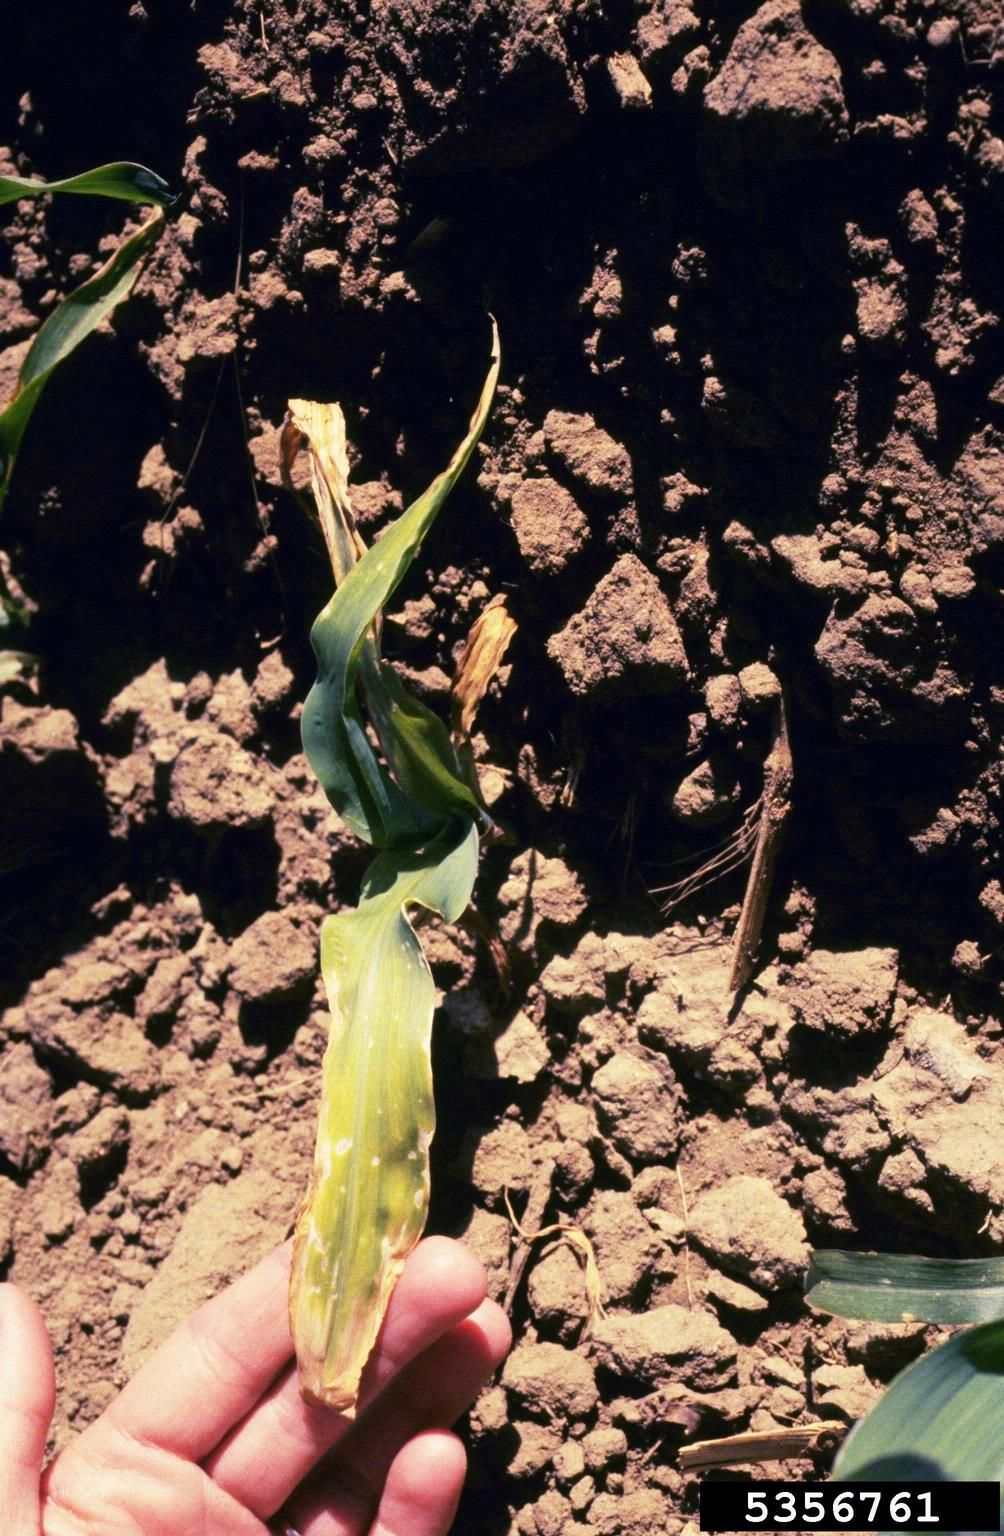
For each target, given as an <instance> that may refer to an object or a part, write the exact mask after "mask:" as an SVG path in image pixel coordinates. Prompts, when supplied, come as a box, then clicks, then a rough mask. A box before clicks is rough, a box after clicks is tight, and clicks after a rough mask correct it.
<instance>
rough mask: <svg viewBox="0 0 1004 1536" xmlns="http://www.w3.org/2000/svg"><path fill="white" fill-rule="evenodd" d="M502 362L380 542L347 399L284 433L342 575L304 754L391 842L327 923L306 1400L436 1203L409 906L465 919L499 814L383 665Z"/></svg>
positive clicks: (337, 1364)
mask: <svg viewBox="0 0 1004 1536" xmlns="http://www.w3.org/2000/svg"><path fill="white" fill-rule="evenodd" d="M498 369H499V349H498V335H497V332H495V333H494V346H493V353H492V361H491V366H490V369H489V372H488V377H487V379H486V381H485V385H484V388H483V389H482V392H481V397H480V399H479V402H478V406H477V409H476V410H475V413H474V416H473V418H472V420H471V423H470V427H469V429H468V432H467V435H466V436H465V438H464V440H463V442H462V443H461V444H460V447H459V448H458V449H457V451H456V452H455V453H454V455H453V457H452V459H451V460H450V463H449V465H448V466H447V468H446V470H445V471H444V472H443V473H442V474H441V475H439V476H437V478H436V479H435V480H434V481H433V483H432V485H431V486H430V487H429V489H428V490H427V491H426V492H425V493H424V495H422V496H420V497H419V498H418V500H417V501H415V502H414V503H413V504H412V505H411V506H410V507H408V509H407V510H406V511H405V512H404V513H403V514H402V515H401V517H400V518H398V519H397V521H396V522H395V523H393V524H392V525H391V526H390V528H388V529H387V531H386V532H385V533H384V535H383V537H382V538H381V539H380V540H379V541H378V542H377V543H376V544H375V545H374V546H373V547H372V548H370V549H365V548H364V547H363V545H362V540H361V539H360V537H359V534H358V531H357V530H356V527H355V522H354V520H353V518H352V510H351V504H350V498H349V491H348V454H347V448H346V443H345V424H344V418H343V417H342V415H341V412H340V410H339V409H338V407H337V406H316V405H313V404H311V403H310V402H305V401H296V402H294V403H293V405H292V406H291V412H290V417H289V419H288V422H287V427H286V429H285V431H284V443H283V461H284V466H285V468H286V470H287V472H288V469H289V466H290V464H291V461H292V457H293V455H294V454H295V452H296V451H297V449H298V448H299V447H302V446H307V447H309V450H310V456H311V476H312V482H313V486H314V494H315V500H316V503H317V508H318V514H319V517H320V520H321V525H322V529H323V530H324V536H325V542H326V543H327V546H328V551H329V556H330V559H331V565H332V572H333V575H334V578H335V581H336V590H335V593H334V596H333V597H332V598H331V600H330V602H329V603H328V604H327V606H326V607H325V609H324V610H323V612H322V613H321V614H320V616H319V617H318V619H317V620H316V622H315V623H314V626H313V629H312V630H311V643H312V645H313V647H314V652H315V655H316V657H317V662H318V677H317V681H316V683H315V684H314V687H313V688H312V689H311V692H310V695H309V696H308V699H307V702H306V704H305V706H304V712H303V721H302V732H303V742H304V750H305V751H306V754H307V757H308V759H309V761H310V764H311V766H312V768H313V769H314V772H315V773H316V774H317V777H318V779H319V780H320V782H321V785H322V787H323V789H324V791H325V793H326V794H327V796H328V799H329V800H330V801H331V803H332V804H333V805H334V807H335V809H336V810H337V811H338V812H339V814H340V815H341V816H342V817H343V818H344V820H345V821H346V822H347V823H348V825H349V826H350V827H352V828H353V830H354V831H356V832H357V833H358V834H359V835H360V836H361V837H363V838H365V839H366V840H367V841H368V842H371V843H373V844H374V845H376V846H377V847H379V848H381V849H383V852H381V853H380V854H379V855H378V857H377V858H376V859H375V860H374V862H373V864H372V865H371V866H370V869H369V870H368V872H367V875H366V878H365V881H364V885H363V891H362V896H361V900H360V903H359V906H358V907H357V908H356V910H355V911H351V912H344V913H339V914H337V915H336V916H334V917H329V918H327V919H326V920H325V923H324V925H323V928H322V933H321V968H322V972H323V975H324V982H325V987H326V990H327V994H328V1000H329V1004H330V1009H331V1035H330V1039H329V1043H328V1048H327V1051H326V1053H325V1057H324V1067H323V1074H322V1098H321V1108H320V1117H319V1124H318V1133H317V1143H316V1147H315V1153H314V1166H313V1172H312V1176H311V1183H310V1188H309V1190H308V1193H307V1199H306V1201H305V1203H304V1207H303V1210H302V1211H301V1214H300V1218H299V1221H298V1223H297V1231H296V1238H295V1242H294V1248H293V1269H292V1278H291V1283H290V1316H291V1321H292V1327H293V1338H294V1342H295V1345H296V1353H297V1359H298V1362H299V1370H300V1385H301V1389H302V1391H303V1394H304V1396H305V1397H306V1398H308V1399H309V1400H311V1401H314V1402H320V1403H325V1404H327V1405H328V1406H331V1407H334V1408H337V1409H340V1410H341V1411H342V1412H347V1413H351V1412H353V1411H354V1407H355V1403H356V1400H357V1397H358V1393H359V1382H360V1377H361V1375H362V1371H363V1367H364V1366H365V1364H366V1360H367V1357H368V1356H369V1353H370V1350H371V1349H372V1347H373V1344H374V1341H375V1339H376V1336H377V1333H378V1331H379V1328H380V1324H381V1322H382V1321H383V1316H384V1312H385V1310H386V1306H387V1302H388V1300H389V1299H390V1293H391V1291H392V1289H393V1287H394V1284H395V1282H396V1280H397V1277H398V1275H399V1274H400V1272H401V1270H402V1268H403V1267H404V1262H405V1259H406V1258H407V1256H408V1254H409V1253H410V1252H411V1249H412V1248H413V1247H414V1245H415V1243H416V1242H417V1241H418V1239H419V1237H420V1236H421V1233H422V1229H423V1227H424V1225H425V1219H426V1216H427V1213H428V1204H429V1160H428V1149H429V1144H430V1142H431V1140H432V1135H433V1131H434V1129H435V1111H434V1101H433V1094H432V1065H431V1031H432V1016H433V1010H434V1006H435V988H434V985H433V981H432V976H431V973H430V971H429V967H428V963H427V961H426V959H425V956H424V955H423V953H422V949H421V945H420V944H419V941H418V939H417V938H416V936H415V933H414V930H413V929H412V926H411V922H410V919H409V915H408V913H409V909H410V908H412V907H416V906H418V907H423V908H425V909H427V910H429V911H432V912H436V913H438V914H439V915H440V916H442V917H443V918H445V919H446V920H447V921H452V922H455V921H456V920H457V919H458V918H460V917H461V916H462V915H463V914H464V912H465V910H466V909H467V907H468V905H469V903H470V899H471V892H472V889H473V885H474V879H475V875H476V873H477V860H478V828H479V826H483V825H486V824H487V825H490V819H489V818H488V817H487V814H486V813H485V812H484V811H483V810H482V809H481V805H480V802H479V799H478V796H477V794H476V793H475V791H474V789H472V787H471V785H470V784H469V783H468V781H467V778H466V775H465V771H464V768H463V767H462V765H461V763H460V761H459V759H458V756H457V752H456V750H455V748H454V745H453V742H452V741H451V739H450V733H449V731H448V730H447V728H446V726H445V724H444V723H443V721H441V720H440V719H439V718H438V717H437V716H436V715H435V714H433V712H432V711H431V710H429V709H427V708H426V706H425V705H424V704H421V703H420V702H419V701H418V700H417V699H413V698H412V697H411V695H410V694H409V693H408V692H407V690H406V689H405V688H404V686H403V684H402V683H401V681H400V679H399V678H398V676H397V674H396V672H394V670H393V668H392V667H390V666H389V665H388V663H386V662H385V661H384V660H383V658H382V656H381V654H380V621H381V615H382V612H383V608H384V606H385V604H386V603H387V601H388V599H389V598H390V597H391V595H392V594H393V592H394V591H395V589H396V587H397V586H398V584H399V582H400V581H401V579H402V577H403V576H404V574H405V572H406V571H407V569H408V567H409V565H410V564H411V562H412V560H413V559H414V557H415V555H416V554H417V552H418V550H419V549H420V548H421V544H422V540H423V539H424V537H425V535H426V533H427V532H428V530H429V528H430V527H431V525H432V522H433V520H434V518H435V517H436V514H437V513H438V511H439V509H440V508H441V506H442V504H443V502H444V501H445V500H446V497H447V495H448V494H449V492H450V491H451V490H452V488H453V486H454V485H455V483H456V481H457V479H458V478H459V476H460V474H461V472H462V470H463V468H464V466H465V464H466V463H467V461H468V459H469V458H470V455H471V453H472V452H473V450H474V446H475V444H476V442H477V440H478V438H479V437H480V435H481V432H482V429H483V427H484V424H485V421H486V420H487V417H488V412H489V409H490V407H491V402H492V398H493V395H494V390H495V384H496V381H497V378H498ZM485 686H487V683H486V684H485ZM482 691H483V689H482ZM367 727H369V729H367ZM371 733H372V734H371Z"/></svg>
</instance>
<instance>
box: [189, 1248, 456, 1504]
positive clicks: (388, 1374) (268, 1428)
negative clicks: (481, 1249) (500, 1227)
mask: <svg viewBox="0 0 1004 1536" xmlns="http://www.w3.org/2000/svg"><path fill="white" fill-rule="evenodd" d="M484 1294H485V1273H484V1270H483V1268H482V1266H481V1264H480V1263H479V1262H478V1260H477V1259H476V1258H475V1257H474V1255H473V1254H472V1253H470V1252H469V1251H468V1250H467V1249H465V1248H462V1247H461V1246H460V1244H459V1243H454V1242H451V1241H450V1240H449V1239H448V1238H445V1237H430V1238H426V1239H425V1241H424V1242H422V1243H420V1244H419V1246H418V1247H417V1248H416V1249H415V1252H414V1253H413V1254H412V1255H411V1257H410V1258H409V1260H408V1262H407V1264H406V1265H405V1267H404V1270H403V1272H402V1275H401V1278H400V1280H399V1281H398V1283H397V1285H396V1286H395V1288H394V1293H393V1296H392V1297H391V1301H390V1306H389V1307H388V1309H387V1316H386V1318H385V1319H384V1324H383V1327H382V1328H381V1330H380V1335H379V1338H378V1339H377V1342H376V1346H375V1348H374V1351H373V1354H372V1355H371V1356H370V1359H369V1362H368V1364H367V1367H366V1370H365V1372H364V1375H363V1380H362V1384H361V1389H360V1396H359V1411H360V1412H362V1411H363V1410H364V1409H365V1408H366V1405H367V1404H368V1403H370V1402H372V1400H373V1399H374V1398H375V1397H376V1396H377V1394H378V1393H379V1391H380V1390H381V1388H382V1387H384V1386H385V1385H386V1384H387V1382H389V1381H390V1380H391V1379H392V1378H393V1376H394V1375H395V1374H396V1372H398V1371H400V1370H401V1368H402V1367H403V1366H404V1365H406V1364H407V1362H408V1361H410V1360H413V1359H414V1358H415V1357H416V1356H417V1355H420V1354H421V1353H422V1351H423V1350H425V1349H427V1348H428V1346H429V1345H430V1344H432V1343H433V1342H434V1341H435V1340H436V1339H438V1338H440V1337H441V1336H442V1335H443V1334H445V1333H446V1332H448V1330H449V1329H451V1328H452V1327H453V1326H454V1325H455V1324H456V1323H458V1322H460V1321H461V1320H462V1319H463V1318H465V1317H467V1316H469V1315H470V1314H471V1313H472V1312H474V1310H475V1309H476V1308H477V1307H478V1306H479V1305H480V1303H481V1302H482V1300H483V1299H484ZM351 1423H352V1420H351V1419H350V1418H347V1417H346V1416H345V1415H344V1414H340V1413H335V1412H334V1411H332V1410H331V1409H325V1408H318V1407H316V1406H314V1405H311V1404H309V1403H305V1402H304V1401H303V1399H302V1398H301V1396H300V1388H299V1382H298V1380H297V1375H296V1370H295V1367H294V1368H293V1369H292V1370H289V1371H286V1372H284V1373H283V1375H282V1376H280V1377H279V1378H278V1380H277V1381H276V1382H275V1383H274V1384H273V1386H272V1387H271V1388H270V1389H269V1391H268V1392H267V1393H266V1395H265V1397H264V1398H263V1400H262V1401H261V1402H260V1403H258V1404H257V1405H256V1406H255V1408H254V1409H253V1410H252V1412H251V1413H250V1414H249V1415H248V1417H247V1418H246V1419H245V1420H244V1422H243V1423H241V1424H239V1425H238V1426H237V1427H236V1429H235V1430H234V1431H233V1432H232V1433H231V1434H230V1435H228V1436H227V1437H226V1439H225V1440H224V1441H223V1443H222V1444H221V1445H220V1446H219V1447H217V1449H216V1450H214V1451H213V1453H212V1454H211V1455H210V1456H209V1457H208V1458H207V1459H206V1461H205V1462H204V1466H205V1468H206V1471H207V1472H208V1473H209V1474H210V1476H211V1477H212V1478H213V1480H214V1481H215V1482H216V1483H218V1484H219V1485H220V1486H221V1487H222V1488H225V1489H226V1490H227V1491H228V1492H229V1493H231V1494H232V1495H233V1497H234V1498H236V1499H239V1500H240V1501H241V1502H242V1503H243V1504H246V1505H247V1507H248V1508H249V1509H252V1510H254V1512H255V1513H256V1514H257V1515H259V1516H260V1517H261V1518H262V1519H265V1518H266V1517H267V1516H269V1515H271V1514H273V1513H274V1511H275V1510H277V1509H278V1508H279V1506H280V1505H281V1504H282V1503H283V1502H284V1501H285V1500H286V1499H287V1498H288V1497H289V1494H290V1493H291V1492H292V1490H293V1489H294V1488H296V1487H297V1486H298V1485H299V1483H301V1482H302V1481H303V1479H304V1477H306V1475H307V1473H308V1472H309V1471H310V1469H311V1468H312V1467H313V1466H314V1465H315V1464H316V1463H317V1461H318V1460H319V1459H320V1457H321V1456H322V1455H323V1454H324V1452H325V1451H327V1450H328V1449H329V1448H330V1447H331V1446H332V1445H334V1444H335V1443H336V1441H337V1440H339V1439H340V1438H341V1436H342V1435H343V1434H345V1432H346V1430H347V1429H348V1428H349V1426H350V1425H351Z"/></svg>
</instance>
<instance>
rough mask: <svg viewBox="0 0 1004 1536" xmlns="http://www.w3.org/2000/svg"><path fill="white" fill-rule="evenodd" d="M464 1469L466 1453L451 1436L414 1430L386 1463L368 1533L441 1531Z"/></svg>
mask: <svg viewBox="0 0 1004 1536" xmlns="http://www.w3.org/2000/svg"><path fill="white" fill-rule="evenodd" d="M466 1472H467V1452H466V1451H465V1450H464V1447H463V1446H462V1445H461V1443H460V1441H459V1440H458V1439H457V1437H456V1435H450V1434H447V1433H446V1431H445V1430H441V1429H433V1430H428V1431H427V1432H426V1433H425V1434H422V1435H416V1436H415V1438H414V1439H413V1440H409V1442H408V1444H407V1445H406V1446H405V1447H404V1448H403V1449H402V1450H400V1451H398V1453H397V1455H396V1456H395V1457H394V1460H393V1461H392V1462H391V1467H390V1471H389V1472H388V1473H387V1486H386V1487H385V1489H384V1491H383V1498H382V1499H381V1500H380V1508H379V1510H378V1511H377V1517H376V1520H375V1521H374V1523H373V1527H372V1530H371V1531H370V1536H446V1532H447V1531H448V1530H449V1529H450V1526H451V1525H452V1524H453V1517H454V1515H455V1514H456V1512H457V1505H458V1504H459V1503H460V1495H461V1492H462V1491H463V1487H464V1477H465V1475H466Z"/></svg>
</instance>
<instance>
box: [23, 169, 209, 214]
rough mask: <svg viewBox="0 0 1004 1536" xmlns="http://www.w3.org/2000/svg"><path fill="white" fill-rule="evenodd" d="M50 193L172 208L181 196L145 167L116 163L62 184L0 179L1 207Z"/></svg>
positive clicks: (72, 178)
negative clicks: (21, 199) (66, 193)
mask: <svg viewBox="0 0 1004 1536" xmlns="http://www.w3.org/2000/svg"><path fill="white" fill-rule="evenodd" d="M47 192H75V193H78V194H80V195H82V196H97V197H115V198H120V199H121V200H122V202H125V203H152V204H155V205H156V206H157V207H159V208H170V206H171V204H172V203H174V202H177V199H178V194H177V193H176V192H172V191H171V189H170V187H169V186H168V184H167V182H166V181H162V180H161V178H160V177H159V176H158V175H156V173H155V172H153V171H148V170H147V168H146V166H145V165H133V164H132V163H131V162H129V161H127V160H116V161H115V163H114V164H112V165H99V166H96V167H95V169H94V170H93V171H82V172H81V174H80V175H79V176H68V177H66V178H65V180H63V181H38V180H36V179H35V178H33V177H27V176H0V207H2V206H3V204H4V203H13V202H16V201H17V200H18V198H21V197H41V196H43V194H45V193H47Z"/></svg>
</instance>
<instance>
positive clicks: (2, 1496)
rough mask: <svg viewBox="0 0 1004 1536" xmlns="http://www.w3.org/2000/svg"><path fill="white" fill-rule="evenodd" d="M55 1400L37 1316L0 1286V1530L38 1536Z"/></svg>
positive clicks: (22, 1298) (20, 1295)
mask: <svg viewBox="0 0 1004 1536" xmlns="http://www.w3.org/2000/svg"><path fill="white" fill-rule="evenodd" d="M55 1399H56V1382H55V1374H54V1372H53V1366H52V1346H51V1344H50V1343H49V1335H48V1333H47V1331H46V1327H45V1323H44V1322H43V1321H42V1314H41V1312H39V1310H38V1308H37V1306H36V1305H35V1303H34V1302H33V1301H32V1300H31V1299H30V1298H29V1297H27V1296H26V1295H25V1294H24V1292H23V1291H19V1290H18V1288H17V1286H15V1285H0V1531H3V1532H4V1536H38V1533H39V1531H40V1530H41V1523H40V1522H41V1516H40V1511H39V1496H38V1480H39V1477H40V1476H41V1472H42V1460H43V1457H44V1455H45V1442H46V1437H47V1436H48V1433H49V1424H50V1422H51V1420H52V1410H53V1406H54V1404H55Z"/></svg>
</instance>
